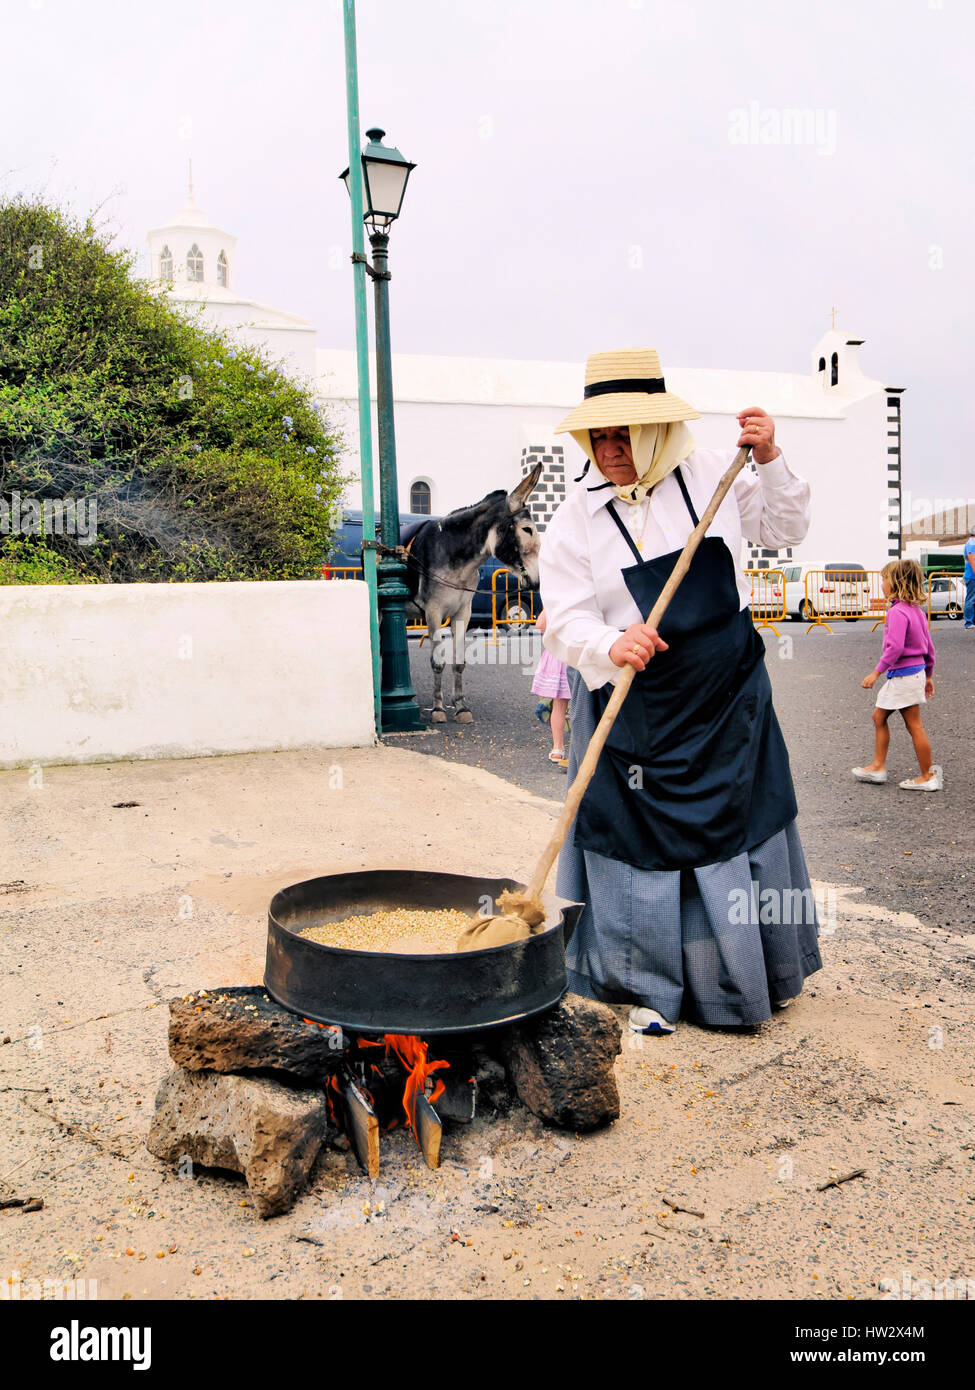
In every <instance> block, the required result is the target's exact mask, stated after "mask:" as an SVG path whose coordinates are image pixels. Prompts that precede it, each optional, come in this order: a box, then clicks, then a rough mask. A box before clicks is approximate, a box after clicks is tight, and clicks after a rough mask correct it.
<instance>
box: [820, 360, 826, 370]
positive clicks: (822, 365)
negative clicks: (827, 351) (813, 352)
mask: <svg viewBox="0 0 975 1390" xmlns="http://www.w3.org/2000/svg"><path fill="white" fill-rule="evenodd" d="M819 370H820V371H821V372H825V370H826V358H825V357H821V358H820V359H819Z"/></svg>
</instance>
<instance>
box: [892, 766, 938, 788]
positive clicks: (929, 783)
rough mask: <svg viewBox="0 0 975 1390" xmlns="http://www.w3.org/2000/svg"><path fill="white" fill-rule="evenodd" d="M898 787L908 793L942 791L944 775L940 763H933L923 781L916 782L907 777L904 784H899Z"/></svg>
mask: <svg viewBox="0 0 975 1390" xmlns="http://www.w3.org/2000/svg"><path fill="white" fill-rule="evenodd" d="M898 785H899V786H901V787H903V788H904V790H905V791H908V792H940V791H944V785H945V774H944V769H943V768H942V766H941V764H940V763H935V764H934V766H933V767H932V769H931V772H930V774H929V775H928V777H927V778H926V779H925V780H924V781H920V782H919V781H917V780H915V779H914V778H913V777H908V779H907V781H906V782H900V783H899V784H898Z"/></svg>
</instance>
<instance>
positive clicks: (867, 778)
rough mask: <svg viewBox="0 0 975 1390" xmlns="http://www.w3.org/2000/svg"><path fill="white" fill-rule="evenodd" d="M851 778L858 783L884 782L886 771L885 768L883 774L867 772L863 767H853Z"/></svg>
mask: <svg viewBox="0 0 975 1390" xmlns="http://www.w3.org/2000/svg"><path fill="white" fill-rule="evenodd" d="M853 776H854V777H855V778H856V779H857V781H858V782H886V781H887V769H886V768H885V769H884V770H883V772H868V771H867V769H866V768H865V767H855V768H854V769H853Z"/></svg>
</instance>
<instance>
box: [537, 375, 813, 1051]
mask: <svg viewBox="0 0 975 1390" xmlns="http://www.w3.org/2000/svg"><path fill="white" fill-rule="evenodd" d="M697 418H699V417H698V414H697V412H696V411H695V410H693V409H692V408H691V407H690V406H689V405H688V404H687V403H686V402H685V401H682V400H681V399H680V398H679V397H677V396H675V395H672V394H671V393H670V392H669V391H667V389H666V387H665V384H664V380H663V377H662V375H661V370H660V362H659V359H658V357H657V354H656V352H654V351H653V350H652V349H643V350H639V351H627V352H607V353H597V354H596V355H595V356H593V357H590V358H589V361H588V363H587V365H586V386H585V398H584V400H583V402H582V404H581V405H579V406H578V407H577V408H576V409H575V410H573V411H572V413H571V414H570V415H569V416H568V417H567V418H566V419H565V420H564V421H563V422H562V424H561V425H560V426H559V432H568V433H571V434H572V436H573V438H574V439H575V440H576V441H577V443H578V444H579V445H580V446H581V447H582V449H583V451H584V452H585V454H586V455H587V457H588V459H589V461H590V463H593V464H595V466H596V469H597V470H598V476H595V477H594V475H593V474H591V473H588V470H589V464H588V463H587V465H586V472H587V473H588V477H587V478H586V480H585V484H584V485H583V486H581V487H579V488H577V489H576V490H575V491H574V492H573V493H572V494H571V495H570V496H569V497H568V498H567V499H566V501H565V502H563V504H562V506H561V507H560V508H559V509H558V511H557V512H556V514H555V516H554V517H553V519H552V521H551V523H550V525H549V528H548V530H547V532H546V534H545V537H544V540H543V543H542V549H541V557H540V576H541V591H542V600H543V602H544V605H545V613H546V616H547V619H548V627H547V629H546V633H545V639H544V641H545V646H546V647H547V648H548V650H549V651H551V652H552V653H553V654H554V655H555V656H556V657H558V658H559V660H561V661H564V662H565V663H566V664H567V665H568V666H570V667H572V668H574V670H573V672H572V710H573V720H572V743H571V751H570V761H569V777H570V779H571V778H572V777H573V776H574V775H575V772H576V769H577V767H578V765H579V762H580V760H581V758H582V755H583V753H584V752H585V748H586V745H587V743H588V741H589V738H590V736H591V734H592V732H593V729H594V727H595V724H596V722H597V721H598V719H599V716H600V715H601V714H602V712H603V710H604V709H605V707H606V704H607V702H608V700H609V696H610V694H611V692H612V686H613V683H614V682H615V680H616V679H617V677H618V675H619V672H620V671H621V669H622V668H623V667H624V666H625V665H627V664H629V665H632V666H635V667H636V670H637V673H638V674H637V675H636V677H635V679H634V682H633V686H632V688H631V689H630V692H629V694H628V696H627V698H626V700H625V701H624V703H623V706H622V708H621V710H620V713H619V715H618V717H617V720H616V723H615V725H614V727H613V730H612V732H611V733H610V736H609V739H608V741H607V743H606V746H605V748H604V749H603V752H602V754H601V756H600V759H599V763H598V764H597V768H596V772H595V775H594V777H593V780H592V782H591V784H590V786H589V788H588V790H587V792H586V795H585V796H584V797H583V800H582V804H581V806H580V808H579V812H578V815H577V816H576V822H575V827H574V832H573V835H572V837H571V839H570V841H569V842H567V844H566V846H565V848H564V849H563V851H562V855H561V858H560V860H559V872H558V892H559V893H560V894H562V895H563V896H564V897H567V898H571V899H573V900H575V901H576V902H584V903H585V904H586V907H585V910H584V911H583V914H582V917H581V918H580V921H579V926H578V927H577V929H576V933H575V935H574V937H573V940H572V942H571V945H570V948H569V955H568V965H569V981H570V987H571V988H572V989H574V990H576V991H577V992H579V993H580V994H586V995H589V996H590V997H593V998H596V999H603V1000H606V1001H607V1002H610V1003H629V1004H631V1005H632V1006H633V1007H632V1008H631V1010H630V1027H631V1028H633V1029H634V1030H635V1031H637V1032H646V1033H672V1032H673V1031H674V1027H675V1025H676V1023H677V1020H678V1019H679V1018H680V1017H681V1016H682V1015H683V1016H684V1017H688V1018H692V1019H694V1020H695V1021H697V1022H699V1023H703V1024H707V1025H715V1026H726V1027H727V1026H740V1025H754V1024H757V1023H759V1022H761V1021H762V1020H764V1019H766V1018H768V1017H770V1014H771V1009H772V1008H773V1007H779V1008H782V1007H784V1006H785V1005H786V1004H788V1003H791V1002H792V1000H793V999H794V998H795V996H796V995H797V994H798V993H799V991H800V990H801V988H802V982H803V980H804V979H805V977H806V976H807V975H810V974H812V973H813V971H815V970H818V969H819V968H820V966H821V964H822V962H821V960H820V957H819V950H818V946H817V937H818V926H817V921H816V913H815V907H814V905H813V895H812V891H811V888H810V884H809V876H808V873H807V870H806V864H805V859H804V857H803V853H802V846H801V844H800V842H799V835H798V832H797V829H796V824H795V821H796V800H795V793H794V790H793V786H792V776H791V773H790V771H789V759H788V754H787V752H786V748H785V743H784V741H783V738H782V734H781V731H780V729H779V725H778V721H777V719H776V717H775V712H774V710H773V708H772V695H771V687H770V684H769V678H768V673H767V671H766V669H765V647H764V644H763V643H762V640H761V638H760V637H759V636H758V634H757V633H756V632H755V629H754V627H753V624H752V620H751V615H750V613H749V607H748V605H749V598H750V587H749V584H748V581H747V580H746V579H745V577H744V576H743V575H742V573H741V571H740V570H739V567H738V559H739V552H740V549H741V540H742V536H743V535H744V536H746V537H747V538H748V539H749V540H752V541H755V542H757V543H758V544H760V545H762V546H764V547H767V548H770V549H778V548H779V547H780V546H786V545H795V544H797V543H798V542H800V541H801V540H802V539H803V537H804V536H805V534H806V530H807V528H808V525H809V487H808V485H807V484H806V483H805V482H804V481H803V480H802V479H801V478H798V477H796V475H795V474H794V473H793V472H792V471H791V470H790V469H789V467H788V466H787V464H786V462H785V459H784V458H783V457H782V453H781V451H780V450H779V449H778V448H777V446H776V443H775V426H774V423H773V421H772V420H771V419H770V418H769V416H768V415H766V413H765V412H764V411H763V410H759V409H758V408H757V407H755V408H751V409H749V410H746V411H743V412H742V413H741V415H739V417H738V421H739V425H740V428H741V437H740V438H739V440H738V444H739V447H740V446H742V445H746V444H747V445H751V448H752V458H753V459H754V461H755V463H756V465H757V472H756V473H751V472H743V473H741V474H739V476H738V478H737V480H736V482H735V483H734V485H733V487H732V489H731V491H730V492H729V494H728V496H727V497H726V498H725V500H724V502H723V503H722V505H721V507H720V509H719V510H718V513H717V516H716V517H715V520H714V522H713V524H712V525H711V527H710V529H709V533H708V535H707V536H706V537H705V539H704V540H703V541H702V543H701V545H700V547H699V549H698V551H697V553H696V555H695V557H694V559H693V561H692V563H691V568H690V570H689V572H688V574H687V575H686V577H685V579H684V580H683V583H682V584H681V586H680V588H679V589H678V590H677V593H676V595H675V596H674V599H673V601H672V602H671V604H670V607H669V608H668V610H667V612H666V614H665V616H664V617H663V619H662V620H661V623H660V630H659V633H658V632H656V631H654V630H653V629H651V628H648V627H647V626H646V625H645V619H646V617H647V615H648V614H649V612H650V609H651V608H652V606H653V604H654V601H655V600H656V598H657V597H658V595H659V593H660V591H661V589H662V588H663V585H664V582H665V581H666V579H667V577H668V575H669V574H670V572H671V570H672V569H673V566H674V563H675V561H676V559H677V556H678V554H679V552H680V550H681V548H682V546H683V545H684V542H685V541H686V540H687V538H688V536H689V535H690V532H691V531H692V529H693V528H694V526H695V525H696V524H697V521H698V518H699V516H700V515H701V513H703V511H704V509H705V508H706V506H707V504H708V501H709V500H710V498H711V495H712V493H713V492H714V489H715V487H716V485H717V483H718V480H719V478H720V477H721V475H722V473H723V472H724V471H725V470H726V468H727V466H728V464H729V463H730V461H731V457H732V456H731V454H730V453H720V452H714V451H712V450H707V449H696V448H695V446H694V441H693V439H692V437H691V434H690V432H689V430H688V427H687V424H686V421H688V420H694V419H697ZM584 476H585V475H584Z"/></svg>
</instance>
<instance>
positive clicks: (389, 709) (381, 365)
mask: <svg viewBox="0 0 975 1390" xmlns="http://www.w3.org/2000/svg"><path fill="white" fill-rule="evenodd" d="M384 134H385V131H383V130H378V129H375V130H367V131H366V136H367V138H368V140H369V144H368V145H366V147H365V149H364V150H363V152H362V172H363V184H364V188H365V194H366V197H365V211H364V213H363V221H364V222H365V224H366V226H367V227H368V228H369V244H370V245H371V247H372V261H373V263H372V265H371V266H370V265H369V264H368V263H367V264H366V270H367V271H368V272H369V274H370V276H371V277H372V281H373V286H374V288H375V303H376V409H377V416H378V424H379V504H380V537H381V539H382V544H383V547H384V549H389V550H392V549H394V548H395V547H397V546H398V545H399V543H400V536H399V485H398V482H397V478H396V435H395V430H394V425H393V361H392V352H391V349H390V341H389V269H388V264H389V259H388V248H389V235H388V228H389V226H390V224H391V223H392V222H394V221H395V220H396V218H397V217H398V216H399V212H400V208H401V207H402V204H403V194H404V193H405V191H406V183H407V180H408V178H409V176H410V171H411V170H412V169H414V168H415V167H416V166H415V165H414V164H410V162H409V161H408V160H406V159H404V158H403V156H402V155H401V154H400V152H399V150H397V149H394V148H393V147H392V146H389V145H384V144H383V143H382V139H383V136H384ZM341 177H342V178H343V179H344V180H345V181H346V185H347V186H348V185H349V179H350V177H351V175H350V170H349V169H346V171H345V173H344V174H342V176H341ZM350 191H351V189H350ZM354 259H363V258H361V257H358V258H355V257H354ZM409 597H410V591H409V589H408V587H407V585H406V566H405V565H404V564H403V562H402V561H401V560H399V559H397V558H396V557H395V556H392V555H380V557H379V560H378V586H377V598H378V603H379V650H380V658H381V666H382V669H381V678H380V679H381V710H382V729H381V732H382V733H384V734H387V733H412V732H414V731H415V730H417V729H422V728H423V727H424V725H423V720H422V718H421V716H420V710H419V707H418V705H417V702H416V695H415V694H414V693H413V683H412V679H411V676H410V653H409V644H408V640H407V636H406V603H407V600H408V599H409Z"/></svg>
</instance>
